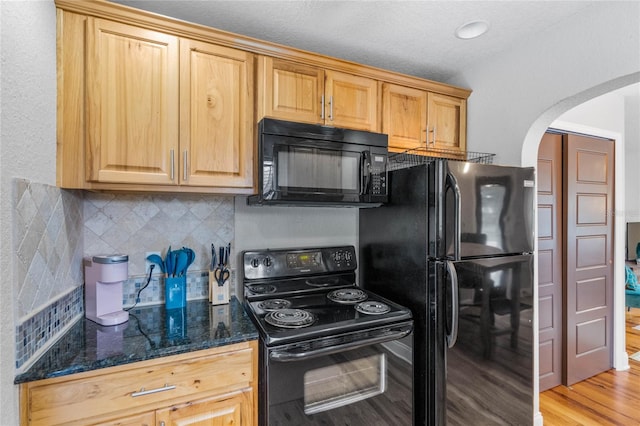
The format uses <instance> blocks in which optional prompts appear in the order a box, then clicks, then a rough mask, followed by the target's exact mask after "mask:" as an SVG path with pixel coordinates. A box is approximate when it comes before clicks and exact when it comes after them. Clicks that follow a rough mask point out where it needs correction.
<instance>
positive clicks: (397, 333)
mask: <svg viewBox="0 0 640 426" xmlns="http://www.w3.org/2000/svg"><path fill="white" fill-rule="evenodd" d="M412 330H413V326H412V325H405V326H403V327H401V328H400V327H399V328H395V329H385V330H382V331H380V332H379V333H377V334H375V335H373V336H372V337H370V338H366V339H363V340H357V341H354V342H348V343H343V344H338V345H335V346H328V347H324V348H320V349H314V350H310V351H304V352H293V351H286V350H284V351H273V352H271V353H270V354H269V359H270V360H273V361H279V362H288V361H299V360H303V359H309V358H315V357H319V356H325V355H331V354H334V353H338V352H344V351H346V350H351V349H357V348H361V347H364V346H369V345H374V344H376V343H384V342H390V341H392V340H398V339H402V338H403V337H405V336H408V335H409V334H410V333H411V331H412Z"/></svg>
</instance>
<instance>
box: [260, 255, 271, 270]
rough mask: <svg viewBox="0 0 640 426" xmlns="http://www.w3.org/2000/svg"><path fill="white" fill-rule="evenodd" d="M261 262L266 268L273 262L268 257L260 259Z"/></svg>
mask: <svg viewBox="0 0 640 426" xmlns="http://www.w3.org/2000/svg"><path fill="white" fill-rule="evenodd" d="M262 264H263V265H264V266H266V267H267V268H268V267H270V266H271V265H272V264H273V262H272V261H271V258H270V257H265V258H264V260H263V261H262Z"/></svg>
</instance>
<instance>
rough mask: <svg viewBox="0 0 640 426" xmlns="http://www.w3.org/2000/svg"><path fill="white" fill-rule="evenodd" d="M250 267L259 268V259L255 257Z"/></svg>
mask: <svg viewBox="0 0 640 426" xmlns="http://www.w3.org/2000/svg"><path fill="white" fill-rule="evenodd" d="M251 266H253V267H254V268H257V267H258V266H260V259H258V258H257V257H254V258H253V259H251Z"/></svg>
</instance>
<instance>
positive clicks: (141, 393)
mask: <svg viewBox="0 0 640 426" xmlns="http://www.w3.org/2000/svg"><path fill="white" fill-rule="evenodd" d="M175 388H176V386H175V385H167V384H165V385H164V386H163V387H161V388H155V389H149V390H145V389H144V388H140V390H139V391H138V392H133V393H132V394H131V397H132V398H135V397H138V396H144V395H151V394H152V393H158V392H165V391H169V390H172V389H175Z"/></svg>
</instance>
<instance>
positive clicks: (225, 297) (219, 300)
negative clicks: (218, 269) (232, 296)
mask: <svg viewBox="0 0 640 426" xmlns="http://www.w3.org/2000/svg"><path fill="white" fill-rule="evenodd" d="M229 285H230V284H229V280H228V279H227V280H225V281H224V283H223V284H222V285H219V284H218V281H217V280H216V277H215V276H214V271H209V302H210V303H211V304H212V305H223V304H225V303H229Z"/></svg>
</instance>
